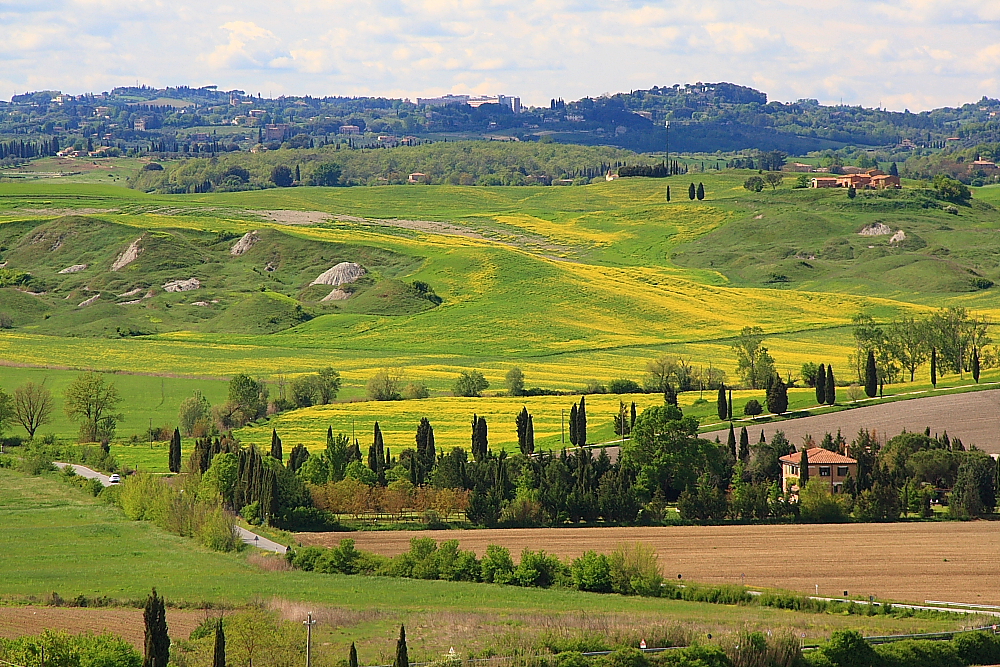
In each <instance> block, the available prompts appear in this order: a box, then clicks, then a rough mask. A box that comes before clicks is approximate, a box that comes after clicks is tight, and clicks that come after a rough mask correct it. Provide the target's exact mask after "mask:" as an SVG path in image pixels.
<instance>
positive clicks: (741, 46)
mask: <svg viewBox="0 0 1000 667" xmlns="http://www.w3.org/2000/svg"><path fill="white" fill-rule="evenodd" d="M0 25H3V26H4V28H5V39H4V40H3V42H2V43H0V89H3V86H6V89H7V90H18V91H23V90H25V89H30V88H58V89H63V90H66V91H68V92H83V91H84V90H107V89H109V88H110V87H112V86H114V85H121V84H125V83H134V82H135V81H136V80H139V81H140V82H142V83H147V84H151V85H175V84H181V83H188V84H191V85H203V84H206V83H214V84H217V85H219V86H221V87H223V88H242V89H244V90H248V91H258V90H263V91H270V92H271V93H273V94H296V93H300V94H313V95H326V94H339V95H358V94H381V95H400V96H409V97H411V98H413V97H415V96H416V95H424V94H432V93H437V92H442V91H444V92H462V91H469V92H504V93H508V94H520V95H521V96H522V97H523V98H524V99H525V101H527V102H531V103H539V104H545V103H547V101H548V100H549V98H551V97H563V98H565V99H574V98H578V97H581V96H583V95H597V94H599V93H601V92H602V91H606V90H610V91H616V90H628V89H632V88H642V87H649V86H653V85H664V84H666V85H669V84H673V83H686V82H694V81H699V80H700V81H732V82H734V83H741V84H744V85H753V86H756V87H759V88H761V89H763V90H764V91H765V92H767V93H768V94H769V95H770V96H771V98H772V99H780V100H793V99H798V98H801V97H815V98H818V99H820V100H822V101H824V102H838V101H840V98H841V96H842V97H843V98H844V102H846V103H850V104H866V105H875V104H879V103H880V102H881V103H882V104H883V105H885V106H888V107H889V108H899V109H902V108H904V107H909V108H910V109H911V110H918V109H922V108H928V107H932V106H941V105H955V104H960V103H962V102H965V101H969V100H975V99H978V98H979V97H981V96H982V95H990V96H994V97H996V96H998V95H1000V91H998V90H997V81H998V80H1000V71H998V70H1000V3H998V2H996V0H966V1H965V2H962V3H960V4H959V3H955V2H953V1H951V0H841V1H840V2H839V3H838V5H837V7H836V10H835V11H831V7H830V6H829V5H827V4H823V3H816V2H815V1H814V0H743V1H742V2H732V0H369V2H365V3H357V2H353V3H352V2H346V0H297V2H295V3H294V4H292V3H275V2H273V0H266V1H265V0H241V2H239V3H237V2H232V0H228V1H227V2H224V3H223V4H218V5H212V6H211V7H207V6H206V5H205V4H204V3H203V2H194V0H0Z"/></svg>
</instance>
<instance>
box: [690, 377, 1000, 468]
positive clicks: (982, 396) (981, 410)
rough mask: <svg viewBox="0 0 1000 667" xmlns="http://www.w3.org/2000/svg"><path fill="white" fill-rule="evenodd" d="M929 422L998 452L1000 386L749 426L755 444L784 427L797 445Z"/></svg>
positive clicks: (894, 432)
mask: <svg viewBox="0 0 1000 667" xmlns="http://www.w3.org/2000/svg"><path fill="white" fill-rule="evenodd" d="M741 409H742V408H741ZM734 412H735V410H734ZM741 425H743V424H738V425H737V428H739V426H741ZM928 426H929V427H930V429H931V433H932V434H933V433H944V432H945V431H948V435H949V436H950V437H955V436H958V437H959V438H961V439H962V442H964V443H965V446H966V447H968V446H969V445H975V446H976V447H978V448H979V449H982V450H983V451H985V452H989V453H990V454H998V453H1000V390H996V389H995V390H988V391H973V392H967V393H964V394H946V395H944V396H928V397H927V398H914V399H911V400H906V401H896V402H894V403H883V404H881V405H871V406H868V407H864V408H855V409H853V410H844V411H842V412H833V413H831V414H827V415H816V416H815V417H802V418H801V419H791V420H789V421H785V422H780V423H777V424H761V425H754V424H746V427H747V430H748V431H750V435H751V438H750V441H751V442H757V440H758V438H760V431H761V430H762V429H763V431H764V433H765V435H766V436H767V438H768V439H770V437H771V435H772V434H773V433H774V432H775V431H784V432H785V436H786V437H787V438H788V440H789V442H791V443H792V444H794V445H795V446H796V447H798V446H799V445H801V444H802V439H803V438H804V437H805V436H806V435H811V436H812V437H813V439H814V440H815V441H816V442H819V441H820V440H821V439H822V438H823V434H825V433H827V432H829V433H836V432H837V429H838V428H839V429H840V430H841V433H843V434H844V437H845V438H847V440H848V441H850V440H851V439H852V438H853V437H854V436H855V435H857V433H858V431H859V430H860V429H862V428H866V429H869V430H875V431H878V433H879V434H880V435H887V436H888V437H892V436H894V435H898V434H899V433H901V432H902V430H903V429H904V428H905V429H906V430H908V431H923V430H924V429H925V428H926V427H928ZM727 434H728V430H726V431H713V432H712V433H705V434H703V435H702V437H705V438H709V439H710V440H714V439H715V437H716V436H719V439H720V440H722V441H723V442H725V440H726V435H727Z"/></svg>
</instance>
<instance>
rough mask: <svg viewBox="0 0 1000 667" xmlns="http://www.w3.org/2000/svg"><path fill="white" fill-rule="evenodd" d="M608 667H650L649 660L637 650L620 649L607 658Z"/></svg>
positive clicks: (629, 648)
mask: <svg viewBox="0 0 1000 667" xmlns="http://www.w3.org/2000/svg"><path fill="white" fill-rule="evenodd" d="M607 664H608V667H649V658H647V657H646V654H645V653H643V652H642V651H640V650H639V649H637V648H632V647H631V646H630V647H628V648H620V649H618V650H617V651H615V652H613V653H612V654H611V655H609V656H608V657H607Z"/></svg>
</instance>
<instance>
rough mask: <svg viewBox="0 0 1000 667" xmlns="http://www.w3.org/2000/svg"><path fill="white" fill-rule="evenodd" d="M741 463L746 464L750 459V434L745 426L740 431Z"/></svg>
mask: <svg viewBox="0 0 1000 667" xmlns="http://www.w3.org/2000/svg"><path fill="white" fill-rule="evenodd" d="M739 458H740V461H743V462H744V463H745V462H746V461H747V459H749V458H750V434H749V433H747V427H746V426H744V427H743V428H741V429H740V457H739Z"/></svg>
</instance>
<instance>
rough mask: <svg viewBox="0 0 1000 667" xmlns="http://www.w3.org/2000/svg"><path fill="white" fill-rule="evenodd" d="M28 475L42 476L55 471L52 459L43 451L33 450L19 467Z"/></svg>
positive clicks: (22, 460)
mask: <svg viewBox="0 0 1000 667" xmlns="http://www.w3.org/2000/svg"><path fill="white" fill-rule="evenodd" d="M19 467H20V469H21V472H23V473H24V474H26V475H41V474H42V473H43V472H48V471H50V470H53V469H54V467H53V465H52V459H51V458H50V457H49V456H48V455H47V454H46V453H45V452H44V451H42V450H41V449H33V450H31V451H29V452H27V453H26V454H25V455H24V458H23V459H21V465H20V466H19Z"/></svg>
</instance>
